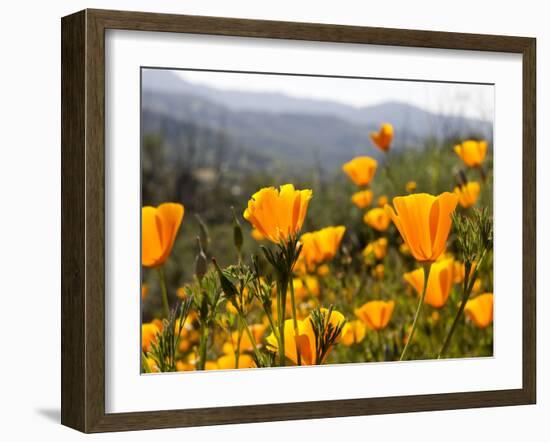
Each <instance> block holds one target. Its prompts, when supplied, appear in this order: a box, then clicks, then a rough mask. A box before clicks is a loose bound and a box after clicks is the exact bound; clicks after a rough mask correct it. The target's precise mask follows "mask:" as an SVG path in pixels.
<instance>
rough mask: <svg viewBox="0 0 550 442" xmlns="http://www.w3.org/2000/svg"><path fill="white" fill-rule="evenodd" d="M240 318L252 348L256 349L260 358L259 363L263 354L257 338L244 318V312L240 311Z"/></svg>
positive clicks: (255, 352)
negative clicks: (259, 348)
mask: <svg viewBox="0 0 550 442" xmlns="http://www.w3.org/2000/svg"><path fill="white" fill-rule="evenodd" d="M239 319H240V320H241V323H242V326H243V328H244V331H245V332H246V335H247V336H248V339H249V340H250V344H251V345H252V350H254V355H255V356H256V359H257V360H258V363H259V362H260V361H261V355H260V351H259V350H258V346H257V345H256V339H254V336H252V332H251V331H250V329H249V328H248V324H247V323H246V320H245V319H244V315H243V314H242V313H239ZM237 368H238V367H237Z"/></svg>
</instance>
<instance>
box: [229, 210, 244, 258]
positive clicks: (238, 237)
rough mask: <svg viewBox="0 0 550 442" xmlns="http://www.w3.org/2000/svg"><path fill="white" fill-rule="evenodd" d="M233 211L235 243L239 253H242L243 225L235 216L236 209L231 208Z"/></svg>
mask: <svg viewBox="0 0 550 442" xmlns="http://www.w3.org/2000/svg"><path fill="white" fill-rule="evenodd" d="M231 210H232V212H233V243H234V244H235V247H236V249H237V251H238V252H239V253H241V249H242V247H243V231H242V229H241V223H239V220H238V219H237V215H236V214H235V209H234V208H233V207H231Z"/></svg>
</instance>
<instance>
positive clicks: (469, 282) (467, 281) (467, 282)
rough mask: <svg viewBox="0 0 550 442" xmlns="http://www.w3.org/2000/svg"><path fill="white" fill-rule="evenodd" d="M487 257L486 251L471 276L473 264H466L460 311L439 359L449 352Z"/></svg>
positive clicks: (438, 356)
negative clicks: (482, 264)
mask: <svg viewBox="0 0 550 442" xmlns="http://www.w3.org/2000/svg"><path fill="white" fill-rule="evenodd" d="M484 258H485V251H484V252H483V254H482V255H481V257H480V259H479V261H478V262H477V263H476V267H475V270H474V272H473V274H472V275H471V277H470V269H471V264H470V265H468V266H465V269H464V270H465V271H464V286H463V287H464V288H463V291H462V302H461V303H460V307H459V308H458V311H457V312H456V316H455V319H454V320H453V324H452V325H451V328H450V330H449V333H447V337H446V338H445V341H444V342H443V346H442V347H441V350H440V351H439V354H438V355H437V359H441V357H442V356H443V355H444V354H445V353H446V352H447V350H448V348H449V344H450V343H451V338H452V337H453V334H454V332H455V329H456V327H457V325H458V322H459V320H460V318H461V317H462V314H463V313H464V308H465V307H466V303H467V302H468V300H469V299H470V295H471V294H472V289H473V288H474V283H475V280H476V278H477V274H478V269H479V266H480V264H481V263H482V262H483V259H484Z"/></svg>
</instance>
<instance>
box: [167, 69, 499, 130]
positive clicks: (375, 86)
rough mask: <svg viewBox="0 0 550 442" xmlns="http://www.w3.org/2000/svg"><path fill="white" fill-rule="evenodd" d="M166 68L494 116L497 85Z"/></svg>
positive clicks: (241, 83) (203, 79) (223, 82)
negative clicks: (495, 87) (495, 88)
mask: <svg viewBox="0 0 550 442" xmlns="http://www.w3.org/2000/svg"><path fill="white" fill-rule="evenodd" d="M167 70H169V71H171V72H174V73H175V74H176V75H177V76H178V77H180V78H182V79H183V80H185V81H187V82H189V83H192V84H196V85H201V86H207V87H210V88H214V89H218V90H224V91H234V92H236V91H239V92H256V93H258V92H261V93H276V94H277V93H278V94H283V95H286V96H289V97H292V98H297V99H312V100H323V101H332V102H336V103H340V104H344V105H348V106H352V107H355V108H362V107H368V106H375V105H378V104H382V103H385V102H401V103H406V104H410V105H413V106H417V107H419V108H422V109H424V110H427V111H429V112H432V113H437V114H444V115H456V116H464V117H468V118H476V119H482V120H485V121H492V120H493V113H494V87H493V85H483V84H458V83H441V82H418V81H407V80H383V79H367V78H365V79H356V78H351V79H349V78H331V77H311V76H305V77H302V76H290V75H284V74H281V75H272V74H261V73H233V72H208V71H181V70H171V69H167Z"/></svg>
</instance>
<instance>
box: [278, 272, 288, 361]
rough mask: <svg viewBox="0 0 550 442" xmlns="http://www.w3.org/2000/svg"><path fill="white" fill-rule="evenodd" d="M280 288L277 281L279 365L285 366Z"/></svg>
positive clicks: (282, 307) (283, 324)
mask: <svg viewBox="0 0 550 442" xmlns="http://www.w3.org/2000/svg"><path fill="white" fill-rule="evenodd" d="M282 304H283V295H282V288H281V287H280V283H279V282H277V322H278V326H279V365H280V366H281V367H284V366H285V361H286V360H285V358H286V356H285V318H284V316H285V315H284V306H283V305H282Z"/></svg>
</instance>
